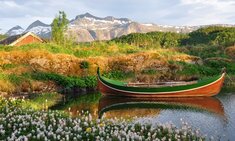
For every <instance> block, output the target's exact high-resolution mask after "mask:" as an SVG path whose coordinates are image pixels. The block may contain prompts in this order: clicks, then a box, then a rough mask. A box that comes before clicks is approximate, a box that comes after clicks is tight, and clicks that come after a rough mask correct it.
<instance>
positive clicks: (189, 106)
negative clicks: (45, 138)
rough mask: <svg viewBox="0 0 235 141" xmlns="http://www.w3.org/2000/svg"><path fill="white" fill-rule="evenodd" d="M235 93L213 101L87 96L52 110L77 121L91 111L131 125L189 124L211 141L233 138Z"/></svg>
mask: <svg viewBox="0 0 235 141" xmlns="http://www.w3.org/2000/svg"><path fill="white" fill-rule="evenodd" d="M234 107H235V92H234V91H233V90H230V91H226V92H221V93H220V94H219V95H217V96H216V97H198V98H158V99H135V98H126V97H102V96H101V95H100V94H89V95H84V96H81V97H78V98H76V99H73V100H69V101H67V102H65V103H64V104H62V105H61V104H60V106H59V107H58V106H56V107H53V109H60V110H61V109H64V110H65V111H67V112H69V113H70V114H71V116H74V117H76V116H77V115H78V114H80V111H82V110H83V111H90V112H91V113H92V116H94V117H95V118H126V119H128V120H131V121H132V122H138V123H149V124H152V125H157V124H161V123H168V124H169V123H172V124H174V125H176V126H181V125H182V123H183V124H188V125H190V126H192V128H193V129H200V131H201V132H202V133H203V134H204V135H206V136H207V137H208V138H210V139H212V140H232V139H234V138H235V134H234V131H235V109H234Z"/></svg>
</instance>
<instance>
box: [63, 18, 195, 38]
mask: <svg viewBox="0 0 235 141" xmlns="http://www.w3.org/2000/svg"><path fill="white" fill-rule="evenodd" d="M198 28H199V26H197V27H189V26H167V25H156V24H141V23H138V22H135V21H132V20H130V19H127V18H115V17H112V16H108V17H105V18H100V17H96V16H93V15H91V14H89V13H85V14H82V15H78V16H76V17H75V19H72V20H71V21H70V23H69V27H68V30H67V34H68V35H69V36H71V37H73V39H75V40H76V41H77V42H89V41H94V40H110V39H112V38H116V37H120V36H122V35H126V34H130V33H135V32H138V33H146V32H151V31H162V32H166V31H171V32H178V33H180V32H182V33H188V32H191V31H194V30H196V29H198Z"/></svg>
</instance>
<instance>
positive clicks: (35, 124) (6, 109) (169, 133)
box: [0, 97, 205, 141]
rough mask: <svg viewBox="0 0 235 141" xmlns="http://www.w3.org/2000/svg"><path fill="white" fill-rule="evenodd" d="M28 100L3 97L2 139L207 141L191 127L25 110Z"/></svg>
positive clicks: (0, 107)
mask: <svg viewBox="0 0 235 141" xmlns="http://www.w3.org/2000/svg"><path fill="white" fill-rule="evenodd" d="M24 102H25V100H24V99H14V98H10V99H6V98H3V97H0V140H12V141H13V140H24V141H27V140H51V141H54V140H67V141H68V140H75V141H76V140H136V141H141V140H149V141H150V140H173V141H174V140H205V137H203V136H201V134H200V132H199V130H192V129H191V128H190V126H188V125H187V124H182V127H181V128H176V127H175V126H174V125H173V124H161V125H148V124H141V123H134V122H131V121H127V120H124V119H116V118H113V119H105V118H103V119H94V118H92V116H91V114H90V113H89V112H84V111H80V114H79V116H78V117H76V118H72V117H71V116H70V114H69V113H65V112H62V111H57V110H35V109H32V108H24V107H23V106H22V105H23V103H24Z"/></svg>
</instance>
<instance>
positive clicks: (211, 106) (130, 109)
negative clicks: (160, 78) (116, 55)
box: [98, 96, 225, 119]
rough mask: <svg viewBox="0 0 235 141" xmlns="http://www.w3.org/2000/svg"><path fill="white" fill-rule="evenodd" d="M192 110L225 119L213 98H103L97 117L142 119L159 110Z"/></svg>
mask: <svg viewBox="0 0 235 141" xmlns="http://www.w3.org/2000/svg"><path fill="white" fill-rule="evenodd" d="M165 109H173V110H177V109H180V110H184V109H185V110H192V111H199V112H211V113H214V114H216V115H218V116H220V117H222V118H223V119H225V114H224V108H223V105H222V103H221V102H220V101H219V100H218V99H217V98H215V97H180V98H130V97H114V96H104V97H102V98H101V99H100V101H99V107H98V116H99V118H102V116H103V114H105V117H106V118H114V117H117V118H119V117H123V118H125V117H126V118H128V117H130V118H131V117H136V116H137V117H143V116H153V115H158V114H160V111H161V110H165Z"/></svg>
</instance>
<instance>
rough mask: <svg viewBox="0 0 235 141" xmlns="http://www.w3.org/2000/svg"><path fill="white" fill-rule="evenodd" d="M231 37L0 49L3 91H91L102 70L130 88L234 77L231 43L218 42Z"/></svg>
mask: <svg viewBox="0 0 235 141" xmlns="http://www.w3.org/2000/svg"><path fill="white" fill-rule="evenodd" d="M222 33H223V34H222ZM233 33H234V30H233V28H231V29H230V28H217V27H215V28H211V27H208V28H206V29H200V30H197V31H194V32H192V33H190V34H177V33H170V32H166V33H162V32H150V33H146V34H139V33H135V34H130V35H127V36H122V37H120V38H116V39H114V40H112V41H102V42H101V41H100V42H91V43H80V44H78V45H73V44H68V45H66V46H58V45H55V44H53V43H46V44H30V45H25V46H21V47H8V46H0V91H1V92H2V93H5V94H8V93H13V94H16V93H40V92H48V91H59V92H62V93H64V92H69V91H84V90H89V89H90V88H92V89H93V88H95V87H96V69H97V67H98V66H99V67H100V68H101V70H102V73H103V74H104V75H105V76H106V77H108V78H112V79H119V80H123V81H126V82H134V81H140V82H156V81H166V80H167V81H173V80H184V81H188V80H195V79H198V78H201V77H210V76H213V75H218V74H219V73H220V71H221V68H223V67H226V68H227V72H228V74H229V75H230V76H233V75H235V73H234V72H235V62H234V59H235V47H234V46H230V45H231V44H232V43H233V37H230V36H228V38H223V39H224V40H225V42H215V41H216V40H218V39H220V38H221V37H227V36H225V35H227V34H228V35H233ZM195 34H202V35H204V36H194V35H195ZM215 35H216V36H215ZM205 37H206V38H205ZM204 40H205V41H204ZM202 41H203V42H202Z"/></svg>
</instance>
